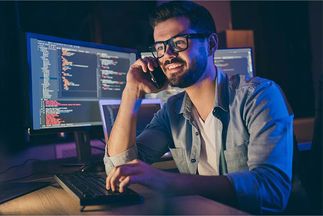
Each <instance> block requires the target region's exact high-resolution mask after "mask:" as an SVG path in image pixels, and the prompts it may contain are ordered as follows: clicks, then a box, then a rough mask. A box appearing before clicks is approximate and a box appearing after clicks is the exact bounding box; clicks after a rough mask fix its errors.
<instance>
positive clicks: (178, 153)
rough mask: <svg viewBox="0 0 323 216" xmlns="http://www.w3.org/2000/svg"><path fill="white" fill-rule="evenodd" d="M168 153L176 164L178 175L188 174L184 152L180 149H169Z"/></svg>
mask: <svg viewBox="0 0 323 216" xmlns="http://www.w3.org/2000/svg"><path fill="white" fill-rule="evenodd" d="M169 150H170V152H171V153H172V156H173V159H174V161H175V163H176V166H177V168H178V170H179V172H180V173H190V172H189V168H188V164H187V160H186V156H185V150H184V149H182V148H169Z"/></svg>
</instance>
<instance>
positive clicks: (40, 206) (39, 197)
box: [0, 185, 246, 215]
mask: <svg viewBox="0 0 323 216" xmlns="http://www.w3.org/2000/svg"><path fill="white" fill-rule="evenodd" d="M131 188H132V189H133V190H135V191H137V192H138V193H140V194H141V195H142V196H143V197H144V202H143V203H140V204H133V205H120V204H119V205H100V206H87V207H86V208H85V210H84V212H80V206H79V202H78V200H77V199H75V198H73V197H72V196H70V195H69V194H68V193H67V192H65V191H64V190H63V189H62V188H60V187H59V186H56V185H55V186H48V187H46V188H42V189H40V190H38V191H34V192H32V193H30V194H27V195H24V196H22V197H18V198H16V199H14V200H11V201H8V202H6V203H3V204H1V205H0V214H4V215H7V214H24V215H27V214H33V215H34V214H37V215H49V214H50V215H62V214H63V215H75V214H77V215H78V214H95V215H102V214H104V215H116V214H118V215H122V214H127V215H163V214H177V215H188V214H193V215H216V214H221V215H237V214H243V215H245V214H246V213H244V212H242V211H239V210H237V209H234V208H231V207H229V206H226V205H223V204H221V203H218V202H215V201H212V200H210V199H207V198H204V197H201V196H177V197H163V196H161V195H160V194H158V193H156V192H154V191H152V190H150V189H148V188H146V187H144V186H141V185H132V186H131Z"/></svg>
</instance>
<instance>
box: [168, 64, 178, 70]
mask: <svg viewBox="0 0 323 216" xmlns="http://www.w3.org/2000/svg"><path fill="white" fill-rule="evenodd" d="M179 66H181V64H172V65H170V66H169V67H168V69H174V68H177V67H179Z"/></svg>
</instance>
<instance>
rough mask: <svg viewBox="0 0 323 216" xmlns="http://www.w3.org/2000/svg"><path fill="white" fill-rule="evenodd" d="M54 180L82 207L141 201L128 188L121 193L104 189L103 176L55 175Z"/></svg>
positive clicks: (82, 174) (87, 174)
mask: <svg viewBox="0 0 323 216" xmlns="http://www.w3.org/2000/svg"><path fill="white" fill-rule="evenodd" d="M54 178H55V180H56V181H57V183H58V184H59V185H60V186H61V187H62V188H63V189H64V190H65V191H67V192H68V193H69V194H71V195H72V196H74V197H75V198H77V199H78V200H79V201H80V205H81V206H83V207H85V206H88V205H103V204H112V203H120V204H126V203H137V202H141V201H142V200H143V198H142V197H141V196H140V195H139V194H138V193H136V192H135V191H133V190H131V189H129V188H126V189H125V191H124V192H122V193H120V192H113V191H112V190H109V191H108V190H107V189H106V187H105V179H106V178H105V176H102V175H99V174H95V173H86V172H75V173H69V174H57V175H55V176H54ZM83 209H84V208H83ZM83 209H81V211H82V210H83Z"/></svg>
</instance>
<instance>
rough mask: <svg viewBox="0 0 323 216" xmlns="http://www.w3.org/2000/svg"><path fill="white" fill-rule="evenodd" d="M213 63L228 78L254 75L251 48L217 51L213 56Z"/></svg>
mask: <svg viewBox="0 0 323 216" xmlns="http://www.w3.org/2000/svg"><path fill="white" fill-rule="evenodd" d="M214 63H215V65H216V66H217V67H218V68H220V69H221V70H222V71H223V72H224V73H226V74H227V75H228V76H232V75H235V74H241V75H248V76H250V77H253V76H254V75H255V73H254V67H253V61H252V49H251V48H235V49H219V50H217V51H216V52H215V54H214Z"/></svg>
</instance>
